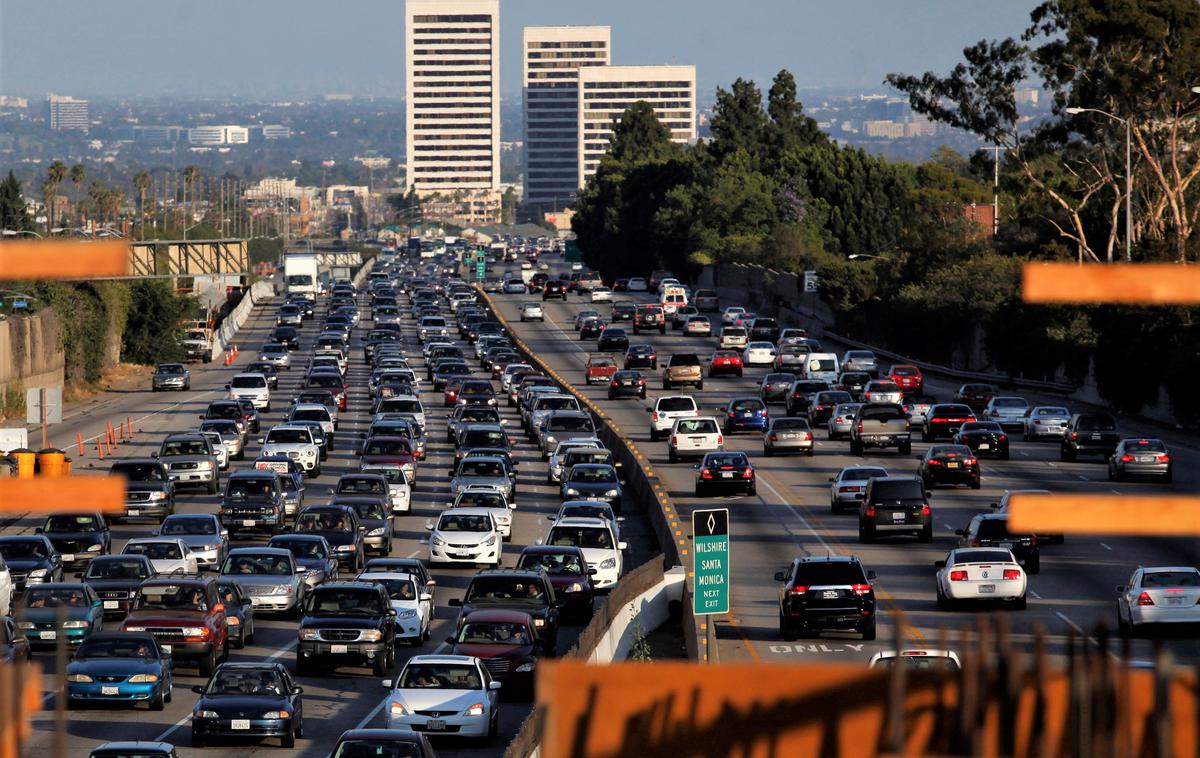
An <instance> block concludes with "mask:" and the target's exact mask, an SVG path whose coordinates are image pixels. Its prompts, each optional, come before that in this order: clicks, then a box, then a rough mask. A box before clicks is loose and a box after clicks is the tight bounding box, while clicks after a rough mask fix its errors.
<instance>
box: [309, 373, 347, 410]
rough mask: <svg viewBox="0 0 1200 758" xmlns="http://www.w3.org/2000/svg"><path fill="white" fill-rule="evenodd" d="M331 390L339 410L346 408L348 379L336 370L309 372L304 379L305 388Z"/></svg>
mask: <svg viewBox="0 0 1200 758" xmlns="http://www.w3.org/2000/svg"><path fill="white" fill-rule="evenodd" d="M314 388H315V389H323V390H329V391H330V393H332V394H333V399H334V400H337V404H338V410H340V411H344V410H346V380H345V379H343V378H342V375H341V374H339V373H338V372H336V371H330V372H322V373H317V374H309V375H308V378H307V379H305V380H304V389H306V390H307V389H314Z"/></svg>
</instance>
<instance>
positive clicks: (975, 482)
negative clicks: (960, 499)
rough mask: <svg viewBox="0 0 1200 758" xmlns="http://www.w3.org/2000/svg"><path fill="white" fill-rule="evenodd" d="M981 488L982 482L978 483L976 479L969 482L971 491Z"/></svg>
mask: <svg viewBox="0 0 1200 758" xmlns="http://www.w3.org/2000/svg"><path fill="white" fill-rule="evenodd" d="M982 486H983V483H982V482H980V481H979V480H978V479H976V480H975V481H973V482H971V489H973V490H977V489H979V488H980V487H982Z"/></svg>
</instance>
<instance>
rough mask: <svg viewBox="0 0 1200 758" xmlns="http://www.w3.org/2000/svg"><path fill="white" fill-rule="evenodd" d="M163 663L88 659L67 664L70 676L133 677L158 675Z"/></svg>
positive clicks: (126, 659) (138, 659)
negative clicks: (136, 675) (137, 675)
mask: <svg viewBox="0 0 1200 758" xmlns="http://www.w3.org/2000/svg"><path fill="white" fill-rule="evenodd" d="M161 668H162V662H161V661H158V660H155V659H153V658H150V659H143V658H87V659H82V660H73V661H71V662H70V663H68V664H67V673H68V674H87V675H88V676H133V675H134V674H157V673H159V670H160V669H161Z"/></svg>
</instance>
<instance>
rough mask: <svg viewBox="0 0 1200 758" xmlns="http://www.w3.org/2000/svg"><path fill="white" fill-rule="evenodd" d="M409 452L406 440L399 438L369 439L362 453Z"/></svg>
mask: <svg viewBox="0 0 1200 758" xmlns="http://www.w3.org/2000/svg"><path fill="white" fill-rule="evenodd" d="M411 452H412V449H411V448H410V447H409V446H408V441H407V440H400V439H392V440H381V439H370V440H367V444H366V447H365V448H363V455H408V454H409V453H411Z"/></svg>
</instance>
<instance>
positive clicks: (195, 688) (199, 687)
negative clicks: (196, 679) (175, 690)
mask: <svg viewBox="0 0 1200 758" xmlns="http://www.w3.org/2000/svg"><path fill="white" fill-rule="evenodd" d="M192 692H195V693H196V694H197V695H203V694H204V685H201V684H194V685H192Z"/></svg>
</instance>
